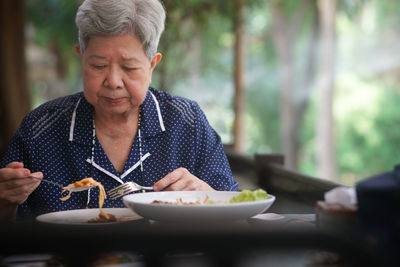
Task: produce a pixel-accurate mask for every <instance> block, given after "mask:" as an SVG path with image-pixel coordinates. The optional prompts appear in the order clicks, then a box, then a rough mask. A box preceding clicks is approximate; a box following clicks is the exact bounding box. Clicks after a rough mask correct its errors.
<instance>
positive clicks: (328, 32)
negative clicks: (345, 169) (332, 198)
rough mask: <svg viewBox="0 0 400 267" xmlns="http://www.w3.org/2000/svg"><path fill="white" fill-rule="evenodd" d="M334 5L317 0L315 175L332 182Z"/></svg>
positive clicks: (333, 145)
mask: <svg viewBox="0 0 400 267" xmlns="http://www.w3.org/2000/svg"><path fill="white" fill-rule="evenodd" d="M336 8H337V0H318V11H319V20H320V23H319V24H320V33H319V34H320V43H319V64H318V76H317V80H316V90H317V125H316V126H317V129H316V135H317V137H316V139H317V140H316V142H317V143H316V150H317V151H316V156H317V169H318V174H317V175H318V176H319V177H323V178H326V179H329V180H332V181H334V180H336V179H337V173H336V160H335V142H334V133H333V126H334V120H333V89H334V73H335V57H336V26H335V18H336V17H335V16H336Z"/></svg>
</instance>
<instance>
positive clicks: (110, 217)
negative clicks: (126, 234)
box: [87, 212, 119, 223]
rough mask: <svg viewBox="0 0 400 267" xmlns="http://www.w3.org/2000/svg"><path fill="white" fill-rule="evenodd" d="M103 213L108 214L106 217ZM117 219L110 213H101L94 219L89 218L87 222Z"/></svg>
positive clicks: (103, 221)
mask: <svg viewBox="0 0 400 267" xmlns="http://www.w3.org/2000/svg"><path fill="white" fill-rule="evenodd" d="M104 215H108V217H105V216H104ZM118 221H119V220H118V219H117V218H116V217H115V216H114V215H113V214H110V213H105V212H103V213H101V212H100V214H99V217H97V218H95V219H90V220H88V221H87V222H88V223H107V222H118Z"/></svg>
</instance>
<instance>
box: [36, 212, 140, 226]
mask: <svg viewBox="0 0 400 267" xmlns="http://www.w3.org/2000/svg"><path fill="white" fill-rule="evenodd" d="M103 211H104V212H105V213H111V214H113V215H114V216H115V217H116V218H117V220H118V222H124V221H132V220H137V219H141V218H142V217H140V216H139V215H137V214H136V213H134V212H133V211H132V210H130V209H127V208H104V209H103ZM98 216H99V209H79V210H66V211H57V212H51V213H46V214H42V215H39V216H38V217H36V220H38V221H40V222H46V223H55V224H79V225H99V224H110V223H113V222H110V223H88V222H87V221H88V220H90V219H96V218H97V217H98ZM118 222H114V223H118Z"/></svg>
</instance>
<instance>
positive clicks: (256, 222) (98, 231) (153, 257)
mask: <svg viewBox="0 0 400 267" xmlns="http://www.w3.org/2000/svg"><path fill="white" fill-rule="evenodd" d="M281 216H282V218H280V219H278V220H263V219H256V218H251V219H248V220H246V221H238V222H231V223H223V224H222V223H221V224H216V223H212V224H211V223H210V224H205V223H202V224H198V225H196V224H192V223H191V224H184V223H182V224H176V223H173V224H172V223H171V224H166V223H159V222H150V221H148V220H145V219H141V220H136V221H131V222H122V223H116V224H101V225H96V224H90V225H56V224H48V223H40V222H27V221H26V222H13V223H2V224H1V225H0V226H1V227H0V251H1V252H0V256H3V257H4V256H9V255H14V254H26V253H51V254H54V255H60V256H61V257H63V258H64V259H65V260H66V261H67V262H68V265H69V266H86V263H87V262H89V261H90V259H92V258H93V256H95V255H98V254H100V253H102V252H105V251H127V250H128V251H131V252H134V253H137V254H140V255H144V257H145V258H146V260H145V261H146V265H145V266H159V265H160V262H159V259H162V258H165V255H168V254H169V253H177V252H181V251H185V252H190V253H192V252H199V251H200V252H201V253H205V254H207V255H209V256H210V257H211V258H212V259H216V262H217V264H216V265H217V266H228V265H229V264H231V263H232V262H236V261H237V260H238V259H239V258H240V257H241V255H243V254H245V253H248V252H249V251H260V250H263V251H286V252H287V251H291V253H292V254H291V255H294V254H293V251H298V250H299V249H301V250H316V249H317V250H327V251H333V252H335V253H337V254H338V255H340V256H341V257H342V258H345V259H346V261H348V262H352V261H354V260H357V262H360V259H365V260H362V261H367V259H368V257H367V255H364V254H365V253H364V251H363V250H361V249H359V248H358V247H357V246H355V245H354V244H353V243H351V242H348V241H346V240H343V239H342V238H339V237H336V236H334V235H330V234H329V233H326V232H323V231H320V230H319V229H317V227H316V226H315V225H316V224H315V215H314V214H281ZM82 252H84V253H82ZM74 255H75V256H74ZM76 255H79V257H77V256H76ZM360 255H361V256H362V257H361V258H360ZM227 264H228V265H227ZM213 266H215V264H214V265H213ZM289 266H290V265H289Z"/></svg>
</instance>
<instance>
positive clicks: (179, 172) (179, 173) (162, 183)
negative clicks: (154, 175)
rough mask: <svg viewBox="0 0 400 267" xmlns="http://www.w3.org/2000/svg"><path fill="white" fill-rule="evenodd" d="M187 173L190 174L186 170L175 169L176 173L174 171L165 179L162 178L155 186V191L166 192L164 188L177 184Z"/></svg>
mask: <svg viewBox="0 0 400 267" xmlns="http://www.w3.org/2000/svg"><path fill="white" fill-rule="evenodd" d="M185 171H186V172H188V171H187V170H186V169H185V168H178V169H175V170H174V171H172V172H170V173H169V174H167V175H165V176H164V178H162V179H160V180H159V181H158V182H156V183H155V184H154V185H153V190H154V191H161V190H164V188H166V187H167V186H169V185H170V184H173V183H175V182H176V181H177V180H179V179H180V178H181V177H182V176H184V173H185Z"/></svg>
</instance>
